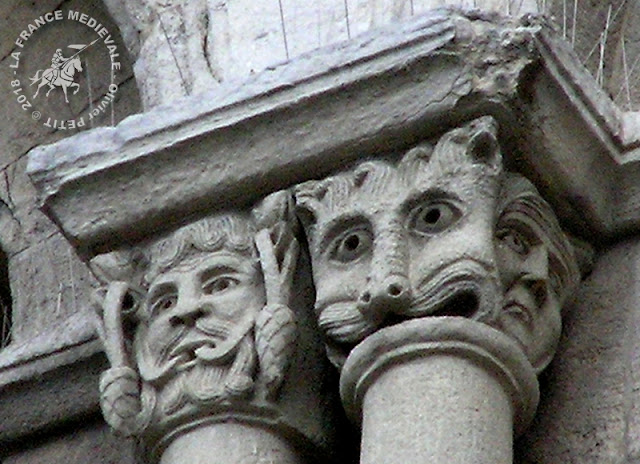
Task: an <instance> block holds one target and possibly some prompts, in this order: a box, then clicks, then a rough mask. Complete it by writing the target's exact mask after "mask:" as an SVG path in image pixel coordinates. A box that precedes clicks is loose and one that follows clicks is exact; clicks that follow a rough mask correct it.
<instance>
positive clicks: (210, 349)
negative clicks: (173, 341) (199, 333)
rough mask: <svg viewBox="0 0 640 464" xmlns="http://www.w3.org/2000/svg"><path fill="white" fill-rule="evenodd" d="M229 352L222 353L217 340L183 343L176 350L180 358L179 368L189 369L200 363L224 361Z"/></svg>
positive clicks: (175, 353) (175, 352) (177, 356)
mask: <svg viewBox="0 0 640 464" xmlns="http://www.w3.org/2000/svg"><path fill="white" fill-rule="evenodd" d="M226 354H227V353H222V352H221V350H220V348H219V347H218V346H217V344H216V342H215V341H212V340H207V341H200V342H190V343H183V344H181V345H180V346H178V347H177V349H176V350H174V356H175V357H176V358H177V359H179V360H180V361H179V363H178V366H179V367H178V368H179V370H185V369H189V368H191V367H193V366H195V365H196V364H198V363H216V362H219V361H222V360H223V359H224V358H225V357H226V356H225V355H226Z"/></svg>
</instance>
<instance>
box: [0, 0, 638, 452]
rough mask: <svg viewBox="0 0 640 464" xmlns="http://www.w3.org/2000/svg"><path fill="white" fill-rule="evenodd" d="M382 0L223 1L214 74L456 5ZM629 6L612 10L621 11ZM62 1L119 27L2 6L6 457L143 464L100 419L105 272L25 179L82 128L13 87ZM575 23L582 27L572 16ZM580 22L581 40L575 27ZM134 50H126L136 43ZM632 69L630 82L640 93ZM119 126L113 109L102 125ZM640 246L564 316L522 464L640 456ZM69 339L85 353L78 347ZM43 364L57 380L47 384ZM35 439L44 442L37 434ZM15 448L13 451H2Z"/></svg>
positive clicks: (582, 14)
mask: <svg viewBox="0 0 640 464" xmlns="http://www.w3.org/2000/svg"><path fill="white" fill-rule="evenodd" d="M381 3H383V2H376V1H359V2H349V3H348V6H347V8H346V9H345V3H344V2H342V1H338V0H334V1H323V2H315V3H314V5H313V6H312V7H309V4H308V3H305V8H302V7H301V3H300V2H288V1H284V0H283V2H282V10H281V11H280V10H279V9H278V8H275V7H273V5H272V6H270V7H269V8H266V7H265V6H264V3H263V2H251V1H244V2H242V1H236V2H220V4H219V8H217V9H216V10H215V14H214V17H213V18H212V20H213V21H214V22H212V23H210V30H212V31H213V32H215V34H217V35H214V45H213V53H214V55H215V57H216V61H215V66H214V69H215V71H216V73H217V76H218V78H219V79H220V80H221V81H238V82H241V81H242V80H243V79H245V78H247V77H249V76H250V75H252V74H254V73H258V72H260V71H262V70H264V69H266V68H269V67H270V66H273V65H274V64H275V63H278V62H281V61H284V60H286V59H287V58H294V57H295V56H298V55H300V54H303V53H309V52H312V50H313V49H314V48H317V47H320V46H323V45H327V44H330V43H335V42H337V41H341V40H346V39H348V38H349V37H353V36H355V35H357V34H359V33H361V32H364V31H366V30H368V29H370V28H374V27H377V26H380V25H383V24H387V23H389V22H392V21H400V20H402V19H403V18H406V17H409V16H411V15H418V14H420V13H421V12H423V11H425V10H426V9H427V8H429V7H432V6H434V5H435V4H437V6H441V5H443V4H447V3H451V2H446V1H430V2H429V1H418V0H415V1H409V0H406V1H400V0H398V1H394V2H388V3H387V4H385V5H381ZM455 3H459V2H455ZM466 3H467V4H471V3H474V2H472V1H468V2H466ZM489 3H490V4H491V7H492V9H495V10H497V11H502V12H504V9H505V8H507V9H508V8H509V5H508V4H507V3H506V2H488V4H489ZM518 3H519V2H518ZM530 3H532V2H524V3H523V5H525V6H527V5H529V4H530ZM548 3H549V4H551V3H552V2H550V1H549V2H548ZM567 3H572V2H567ZM619 5H620V3H619V2H618V3H614V4H613V8H612V10H613V12H614V13H615V12H616V11H617V7H618V6H619ZM469 6H471V5H469ZM307 7H308V8H307ZM528 7H529V8H532V9H533V8H534V6H532V5H529V6H528ZM562 7H563V5H562V2H558V1H556V2H553V12H554V14H555V16H556V19H557V20H558V18H563V19H562V20H558V23H559V24H560V26H559V27H562V23H563V21H564V16H562V15H564V12H563V10H562ZM57 8H62V9H78V10H83V11H87V12H88V13H90V14H91V15H92V16H94V17H96V18H99V19H100V20H101V21H103V23H104V24H106V25H108V28H109V30H110V31H116V29H117V27H116V25H115V24H114V23H113V21H111V20H110V19H109V14H108V13H107V11H106V8H105V7H104V6H103V5H102V2H100V1H97V0H96V1H91V2H82V1H79V0H76V1H59V0H58V1H46V2H37V3H35V2H26V1H22V0H15V1H11V2H5V3H3V4H2V6H0V57H2V61H1V63H0V86H4V88H5V91H0V104H1V105H2V108H4V114H5V123H4V124H3V125H2V126H0V141H2V146H3V150H2V151H1V152H0V169H1V170H2V175H1V176H0V199H1V200H2V202H3V203H4V205H1V204H0V245H1V246H2V249H3V250H4V251H5V252H6V253H7V255H8V258H9V272H10V279H11V290H12V295H13V317H14V332H13V341H12V343H11V345H9V346H8V347H7V348H5V349H4V350H3V351H1V352H0V417H3V416H4V417H10V418H11V420H8V419H2V420H0V450H2V451H0V458H2V457H4V458H5V459H4V461H3V462H5V463H8V464H35V463H38V464H39V463H47V464H49V463H53V464H57V463H69V464H75V463H78V464H80V463H84V462H94V461H97V462H105V463H107V462H131V449H130V447H121V446H120V444H119V443H120V442H119V441H118V440H116V439H113V438H112V437H111V436H110V434H109V433H107V432H106V429H105V427H104V425H102V424H100V423H99V422H100V421H99V420H98V419H97V418H96V416H91V413H92V412H94V411H96V407H97V373H98V372H99V370H100V368H101V358H100V356H94V354H95V352H96V350H97V347H96V346H95V345H92V342H91V340H92V339H93V328H92V326H91V324H90V321H89V319H90V316H89V308H88V306H89V304H88V303H89V293H90V285H91V283H92V279H91V277H90V275H89V273H88V270H87V268H86V266H85V265H84V264H83V263H82V262H80V261H79V259H78V258H77V257H76V254H75V252H74V251H73V249H72V247H71V246H70V245H69V244H68V243H67V242H66V240H65V239H64V237H62V236H61V234H60V233H59V232H58V229H57V228H56V227H55V225H54V224H53V223H51V221H50V220H49V219H47V217H46V216H45V215H44V214H43V213H41V212H40V211H39V210H38V202H37V199H36V193H35V190H34V189H33V187H32V185H31V184H30V182H29V181H28V179H27V177H26V175H25V173H24V171H25V166H26V157H25V154H26V153H27V152H28V151H29V150H30V149H31V148H32V147H34V146H38V145H44V144H49V143H52V142H54V141H57V140H59V139H61V138H64V137H67V136H69V135H71V134H72V133H73V131H67V132H65V131H59V130H53V129H49V128H47V127H45V126H43V125H42V124H41V123H39V122H36V121H34V120H33V119H32V118H31V117H30V114H29V113H28V112H25V111H22V110H21V109H20V105H19V104H18V103H17V102H16V100H15V96H14V95H13V94H12V93H11V89H10V86H9V84H8V83H9V82H10V81H11V68H10V67H9V64H10V63H11V62H12V61H11V60H12V59H11V56H10V53H11V51H12V50H13V48H12V47H13V45H12V44H13V41H14V40H15V37H16V36H17V35H18V34H19V32H20V31H21V30H22V29H23V28H24V25H25V24H26V23H28V22H29V21H31V20H32V18H34V17H38V16H40V15H42V14H43V13H44V12H47V11H53V10H55V9H57ZM608 10H609V5H608V3H604V2H595V1H592V2H584V3H583V2H581V3H580V5H579V10H578V11H579V16H578V17H577V18H579V19H578V20H577V21H576V24H577V27H576V34H575V37H576V40H575V44H574V46H575V49H576V53H577V54H578V55H579V56H581V57H586V56H588V55H589V53H590V51H591V48H592V47H593V45H594V44H595V43H597V40H598V36H599V35H600V34H601V32H602V28H603V27H604V26H603V25H604V22H606V16H607V12H608ZM167 14H168V15H171V13H167ZM569 14H572V13H571V11H569ZM215 15H218V16H215ZM347 16H348V17H347ZM283 18H284V21H283ZM582 18H584V21H583V20H582ZM567 21H568V24H572V19H571V16H569V18H568V19H567ZM212 24H226V27H225V28H217V27H214V26H212ZM639 25H640V5H639V4H637V3H634V2H630V1H628V2H627V4H626V5H623V8H621V9H620V11H619V14H618V16H616V18H615V19H613V20H612V25H611V27H610V32H609V34H610V36H609V39H608V41H607V44H608V47H610V48H607V51H606V53H605V55H604V60H605V65H604V66H605V67H604V71H603V72H604V77H603V86H604V87H605V88H606V89H607V90H608V92H609V93H610V94H611V95H612V96H613V97H614V98H615V99H616V101H617V102H619V103H620V104H621V105H623V106H625V107H627V108H630V107H633V105H634V104H635V103H634V102H638V101H640V79H638V77H637V76H639V75H640V64H638V63H637V62H636V61H635V60H636V58H637V57H640V38H639V36H638V31H639V30H640V27H639ZM568 30H569V31H570V35H571V34H572V29H571V27H569V29H568ZM134 35H135V33H134ZM60 40H61V41H63V42H68V43H71V42H74V41H77V40H78V39H77V37H76V36H75V35H72V34H71V32H70V33H69V36H68V37H61V38H60ZM623 43H624V44H625V45H624V47H625V48H624V50H625V52H624V53H625V54H626V56H627V61H626V62H627V66H626V69H625V65H624V60H623V56H622V55H623V49H622V44H623ZM34 44H35V42H34ZM215 44H223V46H220V47H216V46H215ZM45 45H47V44H35V45H34V49H35V50H34V54H35V55H34V57H37V58H34V59H35V60H36V61H37V62H39V63H40V62H41V63H48V62H49V61H50V59H51V57H50V56H49V55H50V52H51V50H50V47H48V46H45ZM121 50H122V52H123V54H124V44H121ZM599 57H600V53H599V49H598V50H596V52H594V53H593V54H591V57H590V59H589V60H586V61H587V64H588V65H589V69H590V70H591V72H592V73H594V75H597V74H598V65H599V62H598V60H599ZM634 63H636V66H635V68H634V67H633V65H634ZM634 69H635V74H634V71H633V70H634ZM625 76H628V77H629V85H628V92H627V86H626V83H625V79H626V78H625ZM634 76H635V77H634ZM103 77H104V76H100V75H99V74H97V75H95V76H92V79H94V81H95V82H96V83H98V81H99V80H100V79H101V78H103ZM119 78H120V90H119V92H118V94H117V99H116V101H115V103H114V117H113V122H115V123H117V122H118V121H120V120H121V119H123V118H125V117H126V116H128V115H130V114H134V113H137V112H139V111H141V104H140V99H139V97H138V90H137V88H136V83H135V80H134V79H133V77H132V71H131V65H130V64H128V65H127V66H126V71H125V72H123V73H122V74H121V75H120V76H119ZM621 88H622V91H620V89H621ZM629 102H631V103H629ZM60 111H69V112H70V113H69V114H71V115H73V114H76V113H75V112H78V111H81V108H68V107H66V106H64V105H61V106H60ZM111 123H112V120H111V115H110V114H107V115H105V116H104V117H103V119H102V120H99V121H98V122H97V123H96V125H111ZM79 200H80V199H79ZM637 251H638V250H637V245H636V244H635V242H633V241H630V242H627V243H624V244H620V245H608V246H607V247H606V248H605V249H604V250H603V251H602V252H601V257H600V258H599V259H598V261H597V263H596V266H595V269H594V271H593V273H592V274H591V276H590V277H589V278H588V280H587V282H586V284H585V286H584V288H583V290H582V292H581V293H580V295H579V296H578V297H577V299H576V302H575V304H574V308H573V309H572V310H571V311H570V312H569V315H568V317H567V318H566V320H565V328H564V336H563V339H562V342H561V347H560V351H559V354H558V355H557V358H556V360H555V361H554V362H553V363H552V365H551V367H550V369H549V370H548V371H547V372H546V373H545V374H544V377H543V390H542V395H543V396H542V403H541V407H540V411H539V413H538V416H537V419H536V422H535V423H534V425H533V428H532V430H531V431H530V432H529V433H528V434H526V435H525V436H524V437H523V438H522V439H521V440H520V442H519V445H518V459H519V462H520V463H521V464H534V463H536V464H555V463H556V462H569V463H573V462H575V463H585V462H587V463H588V462H594V463H596V462H597V463H609V462H612V463H613V462H616V463H625V464H637V463H638V462H640V451H639V449H640V444H639V442H638V438H637V437H638V436H639V433H638V432H637V431H636V429H637V428H638V419H637V417H635V416H637V415H638V414H636V413H637V412H638V401H639V399H638V398H637V390H638V388H640V380H638V379H636V378H635V376H634V370H637V369H636V367H637V359H636V358H637V352H638V343H637V340H636V339H637V334H636V330H635V328H636V326H637V323H638V321H636V319H637V317H636V316H635V314H634V310H635V302H636V300H637V293H638V292H636V291H635V286H636V282H635V280H636V279H635V276H636V275H637V273H638V271H637V266H635V262H636V261H637V259H636V258H637V257H638V252H637ZM68 347H72V349H71V350H66V351H65V350H64V348H68ZM78 359H86V360H87V364H82V367H85V368H86V369H85V370H84V371H82V372H83V374H82V375H83V377H82V379H81V381H77V378H76V377H74V376H76V375H81V374H80V371H79V370H77V369H76V370H73V369H72V370H68V369H67V368H66V367H64V366H65V365H66V364H69V363H73V362H76V361H77V360H78ZM44 372H50V374H49V376H48V377H46V379H45V380H42V378H41V375H42V374H43V373H44ZM69 378H73V379H74V381H73V385H72V386H78V385H81V386H82V387H81V390H82V394H80V395H78V394H77V392H74V389H73V388H68V389H67V390H64V389H63V390H62V394H61V395H60V396H58V395H57V394H56V393H57V392H59V391H61V390H59V388H60V385H61V384H65V385H67V386H68V387H69V386H70V385H69V382H68V379H69ZM61 382H62V383H61ZM91 385H95V386H96V389H95V391H90V386H91ZM79 388H80V387H79ZM43 400H44V401H49V402H50V403H51V404H50V405H49V407H48V408H43V406H42V403H41V402H42V401H43ZM87 414H89V416H87ZM86 417H89V419H86ZM65 421H66V422H68V424H67V426H66V428H56V430H55V431H53V428H52V427H53V426H54V425H55V424H57V423H62V422H65ZM69 421H70V422H69ZM56 427H57V426H56ZM34 434H35V435H34ZM35 436H37V439H35V438H32V437H35ZM3 440H4V442H3ZM3 443H10V444H11V445H10V446H8V445H7V447H6V448H5V449H4V450H3V449H2V446H3V445H2V444H3ZM5 450H8V451H5ZM70 450H73V451H70ZM3 453H5V454H7V455H8V457H6V456H3Z"/></svg>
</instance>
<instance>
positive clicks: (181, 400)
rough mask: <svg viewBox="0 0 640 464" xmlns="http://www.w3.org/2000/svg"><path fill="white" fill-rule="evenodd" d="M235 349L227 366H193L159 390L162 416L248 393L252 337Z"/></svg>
mask: <svg viewBox="0 0 640 464" xmlns="http://www.w3.org/2000/svg"><path fill="white" fill-rule="evenodd" d="M236 348H237V349H235V350H234V353H233V355H234V358H233V359H232V360H231V361H230V362H229V364H226V365H223V366H221V365H216V364H196V365H194V366H193V368H192V369H189V370H186V371H184V372H181V373H178V374H177V375H176V376H175V377H174V378H173V379H171V380H170V381H169V382H168V383H167V385H165V386H164V387H160V388H158V404H159V407H160V411H161V413H162V414H163V415H172V414H176V413H177V412H179V411H180V410H181V409H182V408H184V407H185V406H187V405H189V404H194V405H196V406H197V405H202V404H218V403H220V402H222V401H225V400H230V399H232V398H236V397H239V396H243V395H244V394H246V393H248V392H250V391H251V390H252V388H253V375H254V373H255V369H256V365H257V361H256V354H255V350H254V348H253V341H252V337H251V334H247V335H246V336H245V337H244V338H242V339H241V340H240V342H239V343H238V344H237V346H236Z"/></svg>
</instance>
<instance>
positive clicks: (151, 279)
mask: <svg viewBox="0 0 640 464" xmlns="http://www.w3.org/2000/svg"><path fill="white" fill-rule="evenodd" d="M283 198H288V197H285V196H282V195H279V196H278V199H277V201H275V200H273V198H270V199H267V200H265V202H264V204H263V205H262V206H264V208H263V209H260V208H258V209H256V210H255V211H254V215H253V216H250V215H249V214H244V215H243V214H224V215H219V216H214V217H210V218H205V219H202V220H199V221H197V222H194V223H192V224H189V225H187V226H184V227H182V228H180V229H178V230H176V231H174V232H173V233H171V234H169V235H168V236H166V237H164V238H162V239H159V240H155V241H154V242H152V243H149V244H146V245H144V246H141V247H138V248H135V249H128V250H125V251H123V252H113V253H110V254H107V255H102V256H99V257H97V258H96V259H94V260H93V262H92V267H93V269H94V272H95V273H96V274H97V275H98V277H99V278H102V280H103V281H104V282H107V283H108V287H107V289H106V291H103V294H102V297H101V301H100V314H101V324H99V330H100V332H101V336H102V339H103V340H104V343H105V348H106V351H107V355H108V357H109V360H110V362H111V365H112V367H111V369H109V370H108V371H106V372H105V373H104V374H103V378H102V382H101V394H102V396H101V404H102V408H103V412H104V415H105V418H106V419H107V421H108V422H109V423H110V425H112V427H114V428H115V429H116V430H119V431H120V432H123V433H125V434H130V435H138V436H140V435H142V434H144V433H149V430H151V433H159V434H161V433H165V431H166V430H167V429H169V428H171V427H175V426H176V425H179V424H180V423H182V422H184V421H186V420H194V418H195V419H197V418H198V417H203V416H206V415H207V414H212V413H214V412H215V411H223V410H225V409H226V410H233V409H234V408H236V409H237V407H241V406H239V405H240V404H243V403H244V402H246V399H247V397H249V396H250V397H251V398H253V399H258V400H260V401H270V400H272V399H273V398H274V397H275V395H276V394H277V392H278V390H279V387H280V385H281V383H282V381H283V378H284V373H285V370H286V368H287V365H288V363H289V361H290V357H291V353H292V349H293V347H294V344H295V324H294V316H293V313H292V312H291V310H290V309H289V308H288V306H287V300H288V297H289V293H288V292H289V291H290V288H289V285H290V283H291V282H290V281H291V276H292V273H293V268H294V266H295V260H296V256H297V244H296V242H295V238H294V237H293V235H292V233H291V231H290V227H289V225H290V224H291V222H290V218H288V217H286V216H287V215H288V214H289V213H290V207H289V204H288V201H287V200H283ZM267 209H268V211H267ZM260 258H262V260H261V259H260ZM265 282H270V283H268V284H267V285H265ZM273 346H277V348H278V349H277V352H275V350H274V348H273ZM239 400H242V401H239ZM158 431H159V432H158Z"/></svg>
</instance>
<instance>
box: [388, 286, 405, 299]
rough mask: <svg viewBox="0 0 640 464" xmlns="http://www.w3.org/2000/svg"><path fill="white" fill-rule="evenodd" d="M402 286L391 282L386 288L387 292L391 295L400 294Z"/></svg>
mask: <svg viewBox="0 0 640 464" xmlns="http://www.w3.org/2000/svg"><path fill="white" fill-rule="evenodd" d="M402 290H403V288H402V287H401V286H400V285H398V284H391V285H389V287H388V288H387V293H388V294H389V295H391V296H392V297H398V296H400V295H401V294H402Z"/></svg>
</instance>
